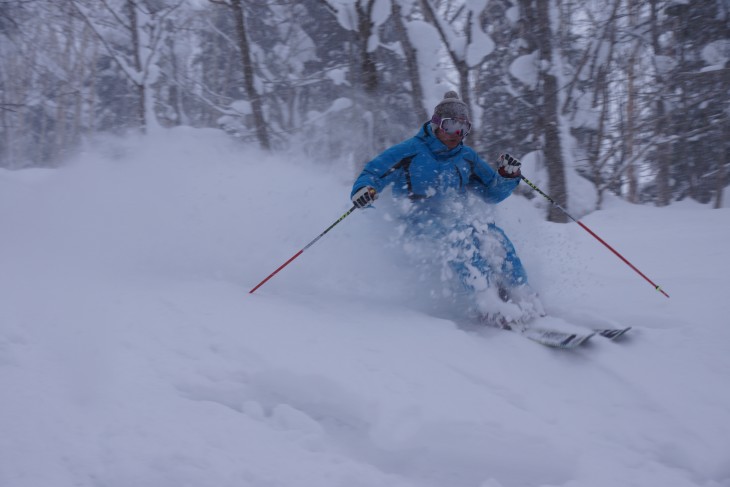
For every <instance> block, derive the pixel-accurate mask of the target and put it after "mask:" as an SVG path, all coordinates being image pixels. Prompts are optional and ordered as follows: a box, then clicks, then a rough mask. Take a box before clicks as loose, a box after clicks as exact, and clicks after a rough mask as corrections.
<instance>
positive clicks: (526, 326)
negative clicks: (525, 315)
mask: <svg viewBox="0 0 730 487" xmlns="http://www.w3.org/2000/svg"><path fill="white" fill-rule="evenodd" d="M480 323H481V325H482V326H483V325H486V326H488V327H491V328H497V329H501V330H507V331H512V332H514V333H517V334H518V335H522V336H523V337H525V338H527V339H528V340H531V341H533V342H536V343H539V344H540V345H544V346H546V347H550V348H561V349H571V348H577V347H579V346H581V345H583V344H585V343H586V342H587V341H588V340H589V339H590V338H591V337H593V336H596V335H598V336H601V337H603V338H607V339H609V340H614V341H615V340H618V339H619V338H621V337H623V336H624V334H626V332H628V331H629V330H631V327H630V326H629V327H626V328H618V327H597V328H590V327H587V326H585V325H576V324H574V323H571V322H569V321H566V320H565V319H563V318H558V317H556V316H541V317H538V318H534V319H532V320H529V321H527V322H526V323H520V322H507V321H506V320H498V321H494V320H489V321H488V320H482V321H481V322H480Z"/></svg>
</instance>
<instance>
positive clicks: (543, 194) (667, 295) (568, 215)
mask: <svg viewBox="0 0 730 487" xmlns="http://www.w3.org/2000/svg"><path fill="white" fill-rule="evenodd" d="M520 178H521V179H522V180H523V181H524V182H526V183H527V184H528V185H529V186H530V187H531V188H532V189H534V190H535V191H537V192H538V193H540V194H541V195H542V196H544V197H545V199H547V200H548V201H549V202H550V203H552V205H553V206H554V207H555V208H557V209H559V210H560V211H562V212H563V213H565V215H566V216H567V217H568V218H570V219H571V220H573V221H574V222H575V223H577V224H578V225H580V226H581V228H583V230H585V231H586V232H588V233H590V234H591V235H592V236H593V237H595V238H596V240H598V241H599V242H601V243H602V244H603V245H605V246H606V248H607V249H608V250H610V251H611V252H613V253H614V254H616V256H617V257H618V258H619V259H621V260H623V261H624V262H625V263H626V265H628V266H629V267H631V268H632V269H633V270H634V271H636V273H637V274H639V275H640V276H641V277H643V278H644V279H646V281H647V282H648V283H649V284H651V285H652V286H654V289H656V290H657V291H659V292H660V293H662V294H663V295H665V296H666V297H669V294H667V293H666V292H664V290H663V289H662V288H661V287H659V286H658V285H657V284H655V283H654V281H652V280H651V279H649V278H648V277H646V276H645V275H644V273H643V272H641V271H640V270H639V269H637V268H636V267H635V266H634V264H632V263H631V262H629V261H628V260H626V258H625V257H624V256H623V255H621V254H619V253H618V252H617V251H616V249H614V248H613V247H611V246H610V245H608V243H606V241H605V240H603V239H602V238H601V237H599V236H598V235H596V234H595V233H593V230H591V229H590V228H588V227H587V226H586V225H584V224H583V223H582V222H580V221H579V220H576V219H575V218H573V217H572V216H571V215H570V213H568V212H567V211H566V210H565V208H563V207H562V206H560V205H559V204H558V203H557V202H556V201H555V200H554V199H552V198H551V197H550V196H548V195H547V194H545V193H544V192H543V191H542V190H541V189H540V188H538V187H537V186H535V184H534V183H533V182H532V181H530V180H529V179H527V178H526V177H525V176H522V175H520Z"/></svg>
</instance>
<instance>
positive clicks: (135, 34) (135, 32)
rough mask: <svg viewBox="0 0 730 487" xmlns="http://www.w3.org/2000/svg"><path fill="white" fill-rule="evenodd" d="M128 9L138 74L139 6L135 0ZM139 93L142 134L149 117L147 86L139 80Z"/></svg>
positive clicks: (139, 60)
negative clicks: (146, 104) (147, 113)
mask: <svg viewBox="0 0 730 487" xmlns="http://www.w3.org/2000/svg"><path fill="white" fill-rule="evenodd" d="M127 8H128V9H129V25H130V31H131V32H130V33H131V35H132V55H133V57H134V69H135V70H136V71H137V73H138V74H139V73H142V59H141V57H140V53H141V46H140V39H139V25H138V22H137V5H136V2H135V1H134V0H128V1H127ZM134 84H135V88H136V91H137V123H138V124H139V128H140V130H141V131H142V133H146V132H147V117H146V116H145V113H146V111H147V109H146V106H145V102H146V100H145V96H146V93H145V86H144V83H142V82H140V81H139V80H135V82H134Z"/></svg>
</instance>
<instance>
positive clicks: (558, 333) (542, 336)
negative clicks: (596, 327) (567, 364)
mask: <svg viewBox="0 0 730 487" xmlns="http://www.w3.org/2000/svg"><path fill="white" fill-rule="evenodd" d="M514 331H516V332H518V333H519V334H520V335H522V336H524V337H525V338H527V339H529V340H532V341H533V342H537V343H539V344H540V345H545V346H546V347H551V348H563V349H568V348H576V347H579V346H581V345H583V344H584V343H586V342H587V341H588V339H589V338H591V337H592V336H593V335H595V332H593V331H586V332H569V331H562V330H548V329H544V328H533V327H528V328H524V329H522V330H520V329H514Z"/></svg>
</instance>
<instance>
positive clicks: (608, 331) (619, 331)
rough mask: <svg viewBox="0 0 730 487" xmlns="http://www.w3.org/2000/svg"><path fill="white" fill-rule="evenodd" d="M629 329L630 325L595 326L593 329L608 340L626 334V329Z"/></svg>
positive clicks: (616, 338)
mask: <svg viewBox="0 0 730 487" xmlns="http://www.w3.org/2000/svg"><path fill="white" fill-rule="evenodd" d="M630 329H631V327H630V326H627V327H626V328H596V329H594V330H593V331H594V332H595V333H596V334H597V335H600V336H602V337H604V338H608V339H609V340H618V339H619V338H621V337H622V336H624V335H625V334H626V332H627V331H629V330H630Z"/></svg>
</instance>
